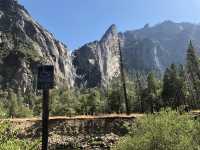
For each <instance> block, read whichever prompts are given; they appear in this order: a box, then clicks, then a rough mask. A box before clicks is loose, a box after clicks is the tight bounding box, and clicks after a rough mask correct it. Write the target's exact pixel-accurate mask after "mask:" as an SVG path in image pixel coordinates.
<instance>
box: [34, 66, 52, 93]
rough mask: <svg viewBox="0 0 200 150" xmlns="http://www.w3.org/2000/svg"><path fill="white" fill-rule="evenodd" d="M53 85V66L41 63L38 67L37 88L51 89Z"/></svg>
mask: <svg viewBox="0 0 200 150" xmlns="http://www.w3.org/2000/svg"><path fill="white" fill-rule="evenodd" d="M53 87H54V66H52V65H43V66H40V67H38V78H37V88H38V89H39V90H41V89H52V88H53Z"/></svg>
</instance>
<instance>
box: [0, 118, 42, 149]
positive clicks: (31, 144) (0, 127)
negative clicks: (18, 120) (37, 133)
mask: <svg viewBox="0 0 200 150" xmlns="http://www.w3.org/2000/svg"><path fill="white" fill-rule="evenodd" d="M37 149H39V141H38V140H28V139H26V140H22V139H19V138H17V130H15V129H13V127H12V126H11V124H10V123H9V122H6V121H2V122H0V150H37Z"/></svg>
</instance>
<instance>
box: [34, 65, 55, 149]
mask: <svg viewBox="0 0 200 150" xmlns="http://www.w3.org/2000/svg"><path fill="white" fill-rule="evenodd" d="M53 87H54V67H53V66H52V65H42V66H39V68H38V80H37V88H38V89H39V90H42V92H43V102H42V110H43V112H42V150H48V122H49V89H52V88H53Z"/></svg>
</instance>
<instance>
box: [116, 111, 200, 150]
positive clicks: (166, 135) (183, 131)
mask: <svg viewBox="0 0 200 150" xmlns="http://www.w3.org/2000/svg"><path fill="white" fill-rule="evenodd" d="M113 149H114V150H199V149H200V123H199V122H198V121H195V120H193V119H192V118H190V117H189V116H188V115H180V114H179V113H178V112H176V111H171V110H165V111H161V112H160V113H157V114H154V115H146V116H145V117H144V118H141V119H139V120H138V121H137V122H136V123H135V124H134V125H133V127H132V128H131V130H130V133H129V135H128V136H126V137H124V138H122V139H121V140H120V141H119V142H118V143H117V145H116V146H115V147H114V148H113Z"/></svg>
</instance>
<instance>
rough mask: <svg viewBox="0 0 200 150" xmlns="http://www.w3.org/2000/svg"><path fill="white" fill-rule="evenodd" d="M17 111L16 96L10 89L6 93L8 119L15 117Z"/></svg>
mask: <svg viewBox="0 0 200 150" xmlns="http://www.w3.org/2000/svg"><path fill="white" fill-rule="evenodd" d="M17 111H18V102H17V95H16V94H15V93H14V92H13V91H12V90H11V89H10V90H9V92H8V113H9V116H10V117H16V116H17Z"/></svg>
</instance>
